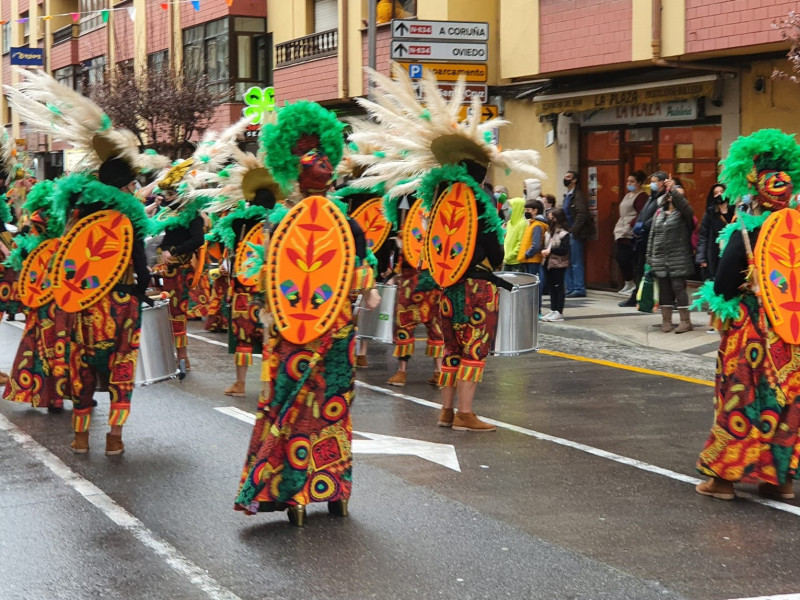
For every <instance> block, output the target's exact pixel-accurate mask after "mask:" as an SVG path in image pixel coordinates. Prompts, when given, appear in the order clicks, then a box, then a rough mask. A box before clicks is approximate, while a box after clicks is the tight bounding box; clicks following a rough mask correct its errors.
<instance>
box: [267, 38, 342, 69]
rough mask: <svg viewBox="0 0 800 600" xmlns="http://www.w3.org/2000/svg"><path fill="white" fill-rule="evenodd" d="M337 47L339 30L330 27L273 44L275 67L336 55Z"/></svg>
mask: <svg viewBox="0 0 800 600" xmlns="http://www.w3.org/2000/svg"><path fill="white" fill-rule="evenodd" d="M338 49H339V31H338V30H337V29H331V30H329V31H320V32H319V33H312V34H311V35H307V36H304V37H301V38H296V39H294V40H289V41H288V42H284V43H282V44H277V45H276V46H275V68H276V69H280V68H281V67H288V66H290V65H296V64H299V63H304V62H308V61H311V60H317V59H319V58H326V57H329V56H336V54H337V51H338Z"/></svg>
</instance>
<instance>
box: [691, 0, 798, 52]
mask: <svg viewBox="0 0 800 600" xmlns="http://www.w3.org/2000/svg"><path fill="white" fill-rule="evenodd" d="M796 9H797V2H793V1H792V2H787V1H785V0H686V52H687V54H693V53H697V52H713V51H718V50H727V49H730V48H740V47H742V46H753V45H757V44H768V43H772V42H780V41H781V36H780V32H778V31H777V30H775V29H773V28H772V22H773V21H774V20H775V19H781V18H784V17H786V16H787V15H788V14H789V11H791V10H796Z"/></svg>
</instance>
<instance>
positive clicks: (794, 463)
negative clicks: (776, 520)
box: [696, 129, 800, 500]
mask: <svg viewBox="0 0 800 600" xmlns="http://www.w3.org/2000/svg"><path fill="white" fill-rule="evenodd" d="M723 164H724V167H723V170H722V174H721V177H720V180H721V181H723V182H724V183H726V184H727V186H728V189H727V193H728V197H729V198H731V201H732V202H733V201H734V200H735V199H737V198H740V197H742V196H745V195H752V201H751V206H752V214H747V213H745V212H738V213H737V216H736V220H735V221H734V222H733V223H731V224H730V225H728V226H727V227H726V228H725V229H723V231H722V233H721V234H720V237H719V239H720V240H721V242H722V244H723V250H722V254H721V257H720V261H719V267H718V270H717V276H716V279H715V280H714V281H708V282H706V283H705V284H704V287H703V288H702V289H701V292H700V294H699V295H700V301H698V302H699V303H702V302H708V303H709V305H710V308H711V311H712V312H713V313H714V314H715V315H716V316H717V317H719V318H720V319H722V323H723V324H722V330H721V334H722V339H721V341H720V347H719V352H718V355H717V374H716V379H715V388H714V423H713V425H712V427H711V432H710V434H709V437H708V440H707V441H706V444H705V447H704V448H703V451H702V452H701V453H700V458H699V460H698V462H697V469H698V470H699V471H700V473H702V474H703V475H706V476H708V477H710V479H709V480H708V481H705V482H703V483H701V484H699V485H698V486H697V487H696V490H697V492H698V493H699V494H702V495H705V496H712V497H714V498H718V499H721V500H732V499H734V497H735V492H734V484H736V483H758V491H759V493H760V494H761V495H765V496H769V497H776V498H779V499H791V498H794V490H793V487H792V482H793V480H794V479H796V478H797V477H798V458H799V457H800V438H799V437H798V431H799V429H800V405H798V403H797V401H796V399H797V398H798V396H799V395H800V375H799V374H798V370H799V369H800V326H798V317H797V315H798V312H797V309H796V308H795V305H796V303H797V301H798V298H799V297H800V287H798V286H799V285H800V284H798V281H800V277H799V276H798V275H800V274H798V272H797V266H796V260H793V259H792V257H794V256H797V255H798V252H800V245H798V240H797V236H796V233H795V232H796V231H797V230H798V228H800V215H799V214H798V212H797V206H796V201H795V200H793V199H792V193H793V186H794V184H795V182H797V181H800V146H798V145H797V143H796V142H795V140H794V136H793V135H788V134H785V133H782V132H781V131H779V130H777V129H763V130H760V131H757V132H755V133H754V134H752V135H749V136H747V137H740V138H739V139H738V140H736V141H735V142H734V143H733V144H732V145H731V148H730V152H729V154H728V157H727V158H726V159H725V160H724V161H723Z"/></svg>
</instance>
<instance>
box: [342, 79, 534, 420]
mask: <svg viewBox="0 0 800 600" xmlns="http://www.w3.org/2000/svg"><path fill="white" fill-rule="evenodd" d="M393 75H394V79H389V78H388V77H384V76H382V75H380V74H378V73H376V72H374V71H370V76H371V79H372V81H373V83H374V84H375V85H376V95H375V101H374V102H373V101H370V100H366V99H359V100H358V102H359V104H360V105H361V106H362V107H364V108H365V109H366V110H367V112H368V113H369V114H370V115H372V116H374V117H376V119H377V120H378V121H379V122H380V123H381V124H382V125H383V131H384V132H385V135H384V137H383V139H378V138H377V137H376V134H375V132H373V131H370V132H368V133H367V135H366V136H365V138H362V139H363V141H372V142H373V143H374V145H377V146H380V147H381V151H380V154H379V155H378V156H365V157H363V159H364V163H365V164H369V165H370V166H369V167H368V168H367V169H366V171H365V172H364V176H363V177H362V182H363V183H364V184H370V183H373V182H374V183H377V182H379V181H384V182H386V189H389V190H390V194H392V195H400V194H403V193H408V192H411V191H416V193H417V197H418V198H421V199H422V206H423V208H424V209H425V210H426V211H429V212H430V219H429V223H428V228H427V230H426V234H425V244H424V247H425V253H426V256H427V258H428V263H429V266H430V270H431V275H432V277H433V279H434V281H436V283H437V285H439V286H440V287H441V288H443V291H442V296H441V301H440V305H439V308H440V312H441V319H442V333H443V337H444V344H445V350H444V357H443V361H442V374H441V377H440V380H439V385H440V386H441V387H442V412H441V415H440V417H439V420H438V424H439V425H440V426H443V427H452V428H453V429H455V430H459V431H494V430H495V427H494V426H493V425H490V424H488V423H485V422H483V421H481V420H480V419H479V418H478V417H477V416H476V415H475V413H474V412H473V400H474V397H475V390H476V388H477V384H478V382H479V381H480V380H481V379H482V376H483V369H484V366H485V361H486V357H487V356H488V354H489V352H490V350H491V347H492V344H493V341H494V335H495V329H496V324H497V309H498V295H497V286H498V285H502V286H506V285H509V284H507V283H506V282H505V281H504V280H501V279H499V278H498V277H496V276H495V275H494V274H493V270H494V269H496V268H498V267H499V266H500V265H501V263H502V260H503V245H502V241H503V229H502V222H501V220H500V218H499V217H498V215H497V210H496V206H495V204H494V201H493V199H492V198H490V197H489V196H488V195H487V193H486V192H485V191H484V189H483V187H482V186H483V182H484V179H485V177H486V173H487V169H488V167H489V164H490V163H494V164H496V165H499V166H500V167H501V168H502V167H505V168H508V169H510V168H518V169H520V170H521V171H524V172H525V173H526V174H529V175H531V176H534V177H538V178H544V177H545V175H544V173H542V172H541V171H540V170H539V169H537V168H536V167H535V166H534V165H535V164H536V162H537V161H538V154H537V153H536V152H534V151H532V150H529V151H527V150H507V151H502V152H501V151H500V150H499V148H498V147H497V146H496V145H495V144H494V143H493V142H492V133H491V129H492V128H495V127H498V126H500V125H503V124H505V121H503V120H500V119H493V120H490V121H487V122H484V123H480V103H479V102H478V99H477V98H475V99H473V105H472V106H471V109H470V111H469V116H468V117H467V119H466V120H464V121H461V120H460V119H459V113H460V111H459V106H460V104H461V103H462V101H463V100H464V83H463V81H462V82H461V83H459V84H458V85H457V86H456V88H455V92H454V94H453V97H452V99H451V101H450V102H448V101H446V100H444V99H443V98H442V97H441V95H440V93H439V89H438V86H437V82H436V78H435V76H434V75H433V74H432V73H430V72H426V73H425V74H424V76H423V79H422V81H421V82H420V89H421V91H422V95H423V98H422V101H420V100H418V99H417V97H416V94H415V93H414V87H413V86H412V84H411V81H410V79H409V77H408V74H407V73H406V72H404V71H403V69H402V68H400V67H399V66H397V65H395V66H394V74H393ZM351 137H352V138H353V140H352V141H355V142H356V143H358V141H359V138H360V137H361V136H360V134H358V133H357V132H354V133H353V135H352V136H351ZM358 158H359V159H360V158H361V157H358ZM403 180H407V181H406V182H405V183H403V184H399V183H400V182H401V181H403ZM509 287H510V285H509ZM456 406H457V407H458V414H455V411H454V408H455V407H456Z"/></svg>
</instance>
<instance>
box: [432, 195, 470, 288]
mask: <svg viewBox="0 0 800 600" xmlns="http://www.w3.org/2000/svg"><path fill="white" fill-rule="evenodd" d="M477 235H478V206H477V204H476V202H475V194H474V193H473V191H472V190H471V189H470V187H469V186H468V185H466V184H465V183H461V182H457V183H453V184H452V185H450V186H449V187H448V188H447V189H446V190H445V191H444V192H442V195H441V196H439V198H438V199H437V200H436V203H435V204H434V205H433V210H431V216H430V219H429V222H428V232H427V235H426V236H425V243H424V252H425V258H426V259H427V261H428V264H429V265H430V270H431V276H432V277H433V280H434V281H435V282H436V283H438V284H439V285H440V286H441V287H443V288H445V287H449V286H451V285H453V284H454V283H456V282H457V281H458V280H459V279H461V278H462V277H463V276H464V273H466V272H467V268H468V267H469V261H470V260H471V259H472V254H473V252H474V250H475V239H476V238H477Z"/></svg>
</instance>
